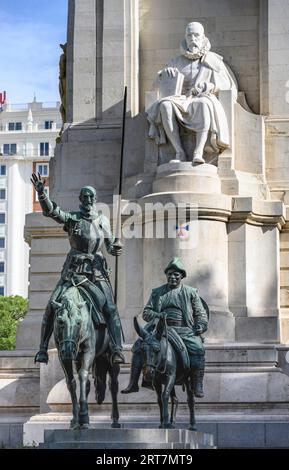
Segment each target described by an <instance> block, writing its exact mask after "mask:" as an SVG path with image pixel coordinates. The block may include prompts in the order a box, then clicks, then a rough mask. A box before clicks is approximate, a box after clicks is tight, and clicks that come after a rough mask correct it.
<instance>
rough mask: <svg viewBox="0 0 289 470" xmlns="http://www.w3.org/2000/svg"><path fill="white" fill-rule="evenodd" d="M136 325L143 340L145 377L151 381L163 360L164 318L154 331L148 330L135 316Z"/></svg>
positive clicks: (142, 350)
mask: <svg viewBox="0 0 289 470" xmlns="http://www.w3.org/2000/svg"><path fill="white" fill-rule="evenodd" d="M134 327H135V330H136V332H137V334H138V336H139V337H140V338H141V339H142V340H143V341H142V348H141V352H142V360H143V375H144V379H145V380H147V381H151V380H153V379H154V377H155V374H156V372H157V371H158V370H159V367H160V365H161V363H162V360H163V353H164V350H163V348H162V346H161V339H162V335H163V332H164V328H165V322H164V319H163V318H161V319H160V320H159V322H158V324H157V327H156V329H155V330H154V331H152V332H148V331H146V330H145V329H144V328H143V327H142V326H141V325H140V324H139V323H138V321H137V318H136V317H135V318H134Z"/></svg>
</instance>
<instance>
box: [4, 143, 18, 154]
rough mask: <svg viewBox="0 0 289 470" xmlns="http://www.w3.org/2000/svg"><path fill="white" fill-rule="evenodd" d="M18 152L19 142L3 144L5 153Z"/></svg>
mask: <svg viewBox="0 0 289 470" xmlns="http://www.w3.org/2000/svg"><path fill="white" fill-rule="evenodd" d="M16 153H17V144H4V145H3V154H4V155H16Z"/></svg>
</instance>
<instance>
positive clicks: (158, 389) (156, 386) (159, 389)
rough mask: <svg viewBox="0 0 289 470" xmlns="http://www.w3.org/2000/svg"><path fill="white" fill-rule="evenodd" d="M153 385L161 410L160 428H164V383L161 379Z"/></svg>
mask: <svg viewBox="0 0 289 470" xmlns="http://www.w3.org/2000/svg"><path fill="white" fill-rule="evenodd" d="M153 387H154V389H155V391H156V394H157V397H158V405H159V410H160V425H159V428H160V429H162V428H163V427H164V417H163V401H162V383H161V381H158V380H155V381H154V383H153Z"/></svg>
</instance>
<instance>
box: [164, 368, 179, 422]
mask: <svg viewBox="0 0 289 470" xmlns="http://www.w3.org/2000/svg"><path fill="white" fill-rule="evenodd" d="M167 374H168V375H167V382H166V384H165V386H164V390H163V393H162V402H163V427H164V428H165V429H174V425H173V424H172V423H171V422H170V420H169V399H170V395H171V391H172V389H173V387H174V385H175V379H176V375H175V373H171V374H169V372H167Z"/></svg>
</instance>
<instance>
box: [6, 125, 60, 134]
mask: <svg viewBox="0 0 289 470" xmlns="http://www.w3.org/2000/svg"><path fill="white" fill-rule="evenodd" d="M61 127H62V124H61V123H60V122H54V123H53V124H52V126H51V128H50V129H47V128H45V124H37V123H36V124H32V123H31V124H26V123H22V129H21V130H14V129H13V130H9V129H8V123H7V124H0V132H3V133H4V132H5V133H7V134H9V135H10V134H22V133H25V132H45V133H46V132H47V133H49V132H57V131H59V130H60V129H61Z"/></svg>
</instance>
